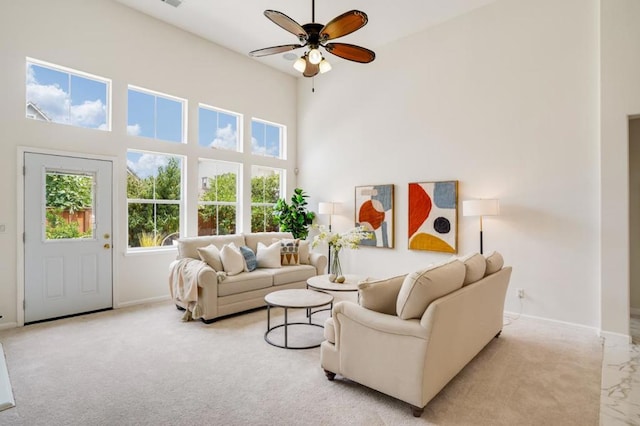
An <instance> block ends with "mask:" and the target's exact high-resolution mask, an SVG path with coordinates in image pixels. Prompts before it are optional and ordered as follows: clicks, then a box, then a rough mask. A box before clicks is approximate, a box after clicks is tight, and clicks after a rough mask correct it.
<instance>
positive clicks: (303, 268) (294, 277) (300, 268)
mask: <svg viewBox="0 0 640 426" xmlns="http://www.w3.org/2000/svg"><path fill="white" fill-rule="evenodd" d="M261 270H263V271H265V272H268V273H270V274H271V275H272V276H273V285H283V284H291V283H295V282H300V281H302V282H306V281H307V280H308V279H309V278H311V277H313V276H315V275H316V274H317V271H316V268H314V267H313V266H311V265H290V266H283V267H282V268H269V269H261Z"/></svg>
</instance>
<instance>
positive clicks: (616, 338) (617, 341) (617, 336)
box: [598, 330, 631, 346]
mask: <svg viewBox="0 0 640 426" xmlns="http://www.w3.org/2000/svg"><path fill="white" fill-rule="evenodd" d="M598 335H599V336H600V337H602V338H603V339H604V340H605V343H606V344H607V345H609V346H610V345H628V344H630V343H631V336H630V335H628V334H621V333H612V332H610V331H602V330H600V332H599V333H598Z"/></svg>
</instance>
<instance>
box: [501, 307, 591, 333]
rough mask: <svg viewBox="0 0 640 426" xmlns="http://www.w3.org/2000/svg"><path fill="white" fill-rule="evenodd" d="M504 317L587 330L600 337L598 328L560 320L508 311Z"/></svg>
mask: <svg viewBox="0 0 640 426" xmlns="http://www.w3.org/2000/svg"><path fill="white" fill-rule="evenodd" d="M504 314H505V315H514V316H515V317H516V318H520V317H523V318H529V319H534V320H538V321H544V322H550V323H553V324H556V325H563V326H566V327H571V328H578V329H581V330H588V331H590V332H592V333H593V334H595V335H597V336H599V335H600V329H598V327H591V326H588V325H584V324H578V323H575V322H568V321H560V320H556V319H551V318H544V317H537V316H535V315H527V314H520V313H518V312H509V311H504Z"/></svg>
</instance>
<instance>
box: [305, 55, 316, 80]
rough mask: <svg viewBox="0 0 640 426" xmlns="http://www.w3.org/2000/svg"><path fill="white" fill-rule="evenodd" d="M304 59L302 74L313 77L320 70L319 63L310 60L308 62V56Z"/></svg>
mask: <svg viewBox="0 0 640 426" xmlns="http://www.w3.org/2000/svg"><path fill="white" fill-rule="evenodd" d="M305 61H307V66H306V67H305V69H304V72H303V73H302V75H304V76H305V77H314V76H315V75H317V74H318V73H319V72H320V65H318V64H315V65H314V64H312V63H311V62H309V59H308V58H305Z"/></svg>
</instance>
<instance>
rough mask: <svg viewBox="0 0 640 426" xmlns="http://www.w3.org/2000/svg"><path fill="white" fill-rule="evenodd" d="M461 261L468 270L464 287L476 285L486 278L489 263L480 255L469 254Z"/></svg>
mask: <svg viewBox="0 0 640 426" xmlns="http://www.w3.org/2000/svg"><path fill="white" fill-rule="evenodd" d="M460 261H461V262H462V263H464V267H465V270H466V273H465V276H464V282H463V283H462V285H463V286H465V285H469V284H471V283H474V282H476V281H478V280H480V279H482V278H483V277H484V273H485V271H486V269H487V261H486V259H485V258H484V256H483V255H481V254H480V253H472V254H468V255H466V256H464V257H461V258H460Z"/></svg>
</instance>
